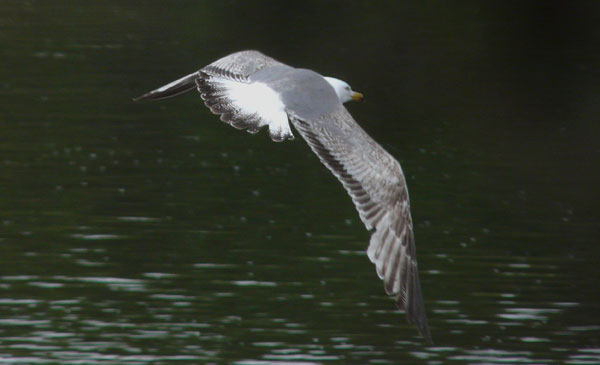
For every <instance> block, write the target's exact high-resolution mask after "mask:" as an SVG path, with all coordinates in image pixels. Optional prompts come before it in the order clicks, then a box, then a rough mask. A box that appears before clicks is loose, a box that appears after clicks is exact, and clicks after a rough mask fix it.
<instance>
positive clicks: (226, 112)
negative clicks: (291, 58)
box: [134, 51, 294, 142]
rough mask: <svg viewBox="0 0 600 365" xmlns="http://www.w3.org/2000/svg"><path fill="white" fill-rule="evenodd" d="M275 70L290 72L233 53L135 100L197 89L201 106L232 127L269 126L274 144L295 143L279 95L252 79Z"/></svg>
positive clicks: (257, 56)
mask: <svg viewBox="0 0 600 365" xmlns="http://www.w3.org/2000/svg"><path fill="white" fill-rule="evenodd" d="M276 66H277V67H279V68H289V69H291V67H289V66H286V65H284V64H283V63H281V62H278V61H276V60H274V59H272V58H270V57H267V56H265V55H263V54H262V53H260V52H258V51H242V52H236V53H232V54H230V55H229V56H226V57H223V58H221V59H219V60H217V61H215V62H213V63H211V64H210V65H208V66H206V67H204V68H202V69H200V70H199V71H197V72H194V73H192V74H189V75H187V76H184V77H182V78H180V79H178V80H175V81H173V82H171V83H169V84H167V85H165V86H162V87H160V88H158V89H156V90H153V91H150V92H149V93H146V94H144V95H142V96H140V97H138V98H135V99H134V100H135V101H138V100H161V99H166V98H170V97H173V96H176V95H179V94H182V93H185V92H187V91H189V90H193V89H198V91H199V92H200V96H201V97H202V99H203V100H204V104H206V106H207V107H208V108H209V109H210V110H211V111H212V112H213V113H215V114H218V115H220V116H221V120H222V121H224V122H226V123H228V124H230V125H232V126H233V127H235V128H237V129H245V130H247V131H248V132H250V133H257V132H258V131H259V130H260V129H261V128H263V127H265V126H268V127H269V134H270V135H271V139H272V140H273V141H276V142H281V141H284V140H285V139H294V135H293V134H292V131H291V129H290V125H289V122H288V117H287V114H286V112H285V106H284V104H283V103H282V102H281V100H280V98H279V95H278V94H277V93H276V92H275V91H274V90H273V89H271V87H269V86H268V85H267V84H266V83H263V82H260V80H253V79H252V75H254V74H255V73H257V72H259V71H261V70H263V69H265V68H269V67H276Z"/></svg>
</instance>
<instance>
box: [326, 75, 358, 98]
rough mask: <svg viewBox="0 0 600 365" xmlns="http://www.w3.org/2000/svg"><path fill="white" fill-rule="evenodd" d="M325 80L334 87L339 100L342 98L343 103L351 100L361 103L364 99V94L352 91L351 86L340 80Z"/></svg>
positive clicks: (327, 78)
mask: <svg viewBox="0 0 600 365" xmlns="http://www.w3.org/2000/svg"><path fill="white" fill-rule="evenodd" d="M325 80H327V82H328V83H329V85H331V87H333V90H335V93H336V94H337V96H338V98H340V101H341V102H342V103H345V102H348V101H350V100H354V101H361V100H362V99H363V98H364V96H363V94H361V93H359V92H356V91H352V88H351V87H350V85H348V83H346V82H344V81H342V80H338V79H335V78H333V77H325Z"/></svg>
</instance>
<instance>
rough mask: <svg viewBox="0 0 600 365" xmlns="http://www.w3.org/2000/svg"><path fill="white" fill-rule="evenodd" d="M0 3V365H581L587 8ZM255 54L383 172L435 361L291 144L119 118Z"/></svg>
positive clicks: (189, 118)
mask: <svg viewBox="0 0 600 365" xmlns="http://www.w3.org/2000/svg"><path fill="white" fill-rule="evenodd" d="M558 4H559V5H556V4H554V3H548V2H543V3H541V2H540V3H529V2H527V3H523V2H514V3H505V2H502V3H494V4H486V3H479V2H475V3H460V4H459V3H427V4H425V3H421V2H416V3H414V4H406V5H403V4H400V2H398V3H387V4H379V3H375V2H358V3H347V2H328V3H313V2H306V1H303V2H297V3H291V2H277V3H268V2H260V3H249V2H248V3H246V2H239V3H238V2H232V1H227V2H222V3H220V2H210V3H208V2H206V3H200V4H197V3H191V2H190V3H188V2H177V3H175V2H173V3H166V2H165V3H147V2H139V3H134V2H77V3H75V2H37V1H34V2H3V3H2V4H0V45H1V47H0V362H2V363H25V364H27V363H63V364H109V363H138V364H144V363H165V364H166V363H237V364H273V363H296V364H301V363H306V364H308V363H310V364H316V363H344V362H345V363H357V364H364V363H374V364H378V363H390V364H392V363H429V364H445V363H536V364H546V363H569V364H592V363H600V314H599V313H600V304H599V303H598V301H599V299H600V289H599V284H598V281H599V279H600V265H599V264H598V260H599V258H600V245H599V238H600V223H599V219H600V213H599V208H600V206H599V201H600V189H599V188H598V185H599V183H600V172H599V169H598V166H599V163H600V143H599V142H598V140H599V137H600V124H599V122H598V116H599V115H600V107H599V105H600V88H599V87H598V85H600V83H599V81H600V77H599V76H600V75H599V67H598V65H599V64H600V63H599V61H600V48H599V44H600V43H599V41H600V28H599V27H598V24H599V22H600V12H599V9H598V5H596V3H587V5H582V4H579V5H576V6H575V5H573V4H572V3H570V2H565V3H564V4H562V5H560V4H561V3H558ZM247 48H257V49H260V50H262V51H263V52H265V53H267V54H269V55H272V56H273V57H276V58H278V59H280V60H282V61H284V62H288V63H290V64H293V65H296V66H304V67H309V68H313V69H315V70H318V71H319V72H321V73H323V74H327V75H331V76H335V77H339V78H342V79H344V80H347V81H348V82H349V83H350V84H351V85H353V87H354V89H356V90H359V91H362V92H363V93H364V94H365V95H366V97H367V102H366V103H363V104H356V105H350V106H349V109H350V111H351V112H352V114H353V115H354V116H355V117H356V119H357V120H358V121H359V123H361V124H362V125H363V126H364V128H365V129H366V130H367V131H368V132H369V133H370V134H371V135H372V136H373V137H374V138H375V139H376V140H378V141H379V142H380V143H381V144H382V145H383V146H384V147H385V148H386V149H387V150H388V151H390V152H391V153H392V154H393V155H394V156H396V157H397V158H398V159H399V160H400V161H401V163H402V166H403V168H404V171H405V173H406V175H407V178H408V183H409V188H410V192H411V199H412V207H413V218H414V222H415V232H416V240H417V247H418V257H419V264H420V269H421V281H422V285H423V291H424V295H425V301H426V307H427V311H428V316H429V322H430V325H431V331H432V335H433V339H434V344H433V345H428V344H426V343H425V342H424V341H423V340H422V339H421V338H420V337H418V336H417V334H416V331H415V329H414V328H412V327H411V326H409V325H408V324H407V323H406V321H405V318H404V315H403V314H402V313H399V312H397V311H395V310H394V305H393V302H392V301H391V300H390V299H388V298H387V297H386V296H385V295H384V293H383V288H382V285H381V283H380V281H379V279H378V278H377V276H376V274H375V270H374V268H373V267H372V265H371V263H370V262H369V260H368V258H367V257H366V255H365V253H364V250H365V248H366V245H367V242H368V238H369V233H368V232H367V231H366V230H365V229H364V227H363V226H362V224H361V222H360V221H359V219H358V216H357V214H356V211H355V210H354V207H353V206H352V204H351V201H350V199H349V198H348V197H347V196H346V194H345V192H344V190H343V189H342V188H341V186H340V185H339V184H338V183H337V181H336V180H335V179H334V178H333V177H332V176H330V174H329V172H328V171H327V170H326V169H325V168H324V167H322V166H321V165H320V164H319V162H318V160H317V158H316V157H315V156H313V155H312V153H311V152H310V150H309V149H308V147H307V146H306V144H305V143H304V142H303V141H302V140H301V139H296V141H293V142H286V143H283V144H275V143H270V142H269V139H268V137H267V136H266V134H265V133H264V132H263V133H260V134H259V135H256V136H251V135H248V134H247V133H244V132H240V131H236V130H234V129H232V128H230V127H228V126H226V125H224V124H222V123H220V122H218V120H217V118H216V117H215V116H213V115H211V114H210V113H209V112H208V111H207V110H206V109H205V108H204V107H203V106H202V104H201V101H200V99H199V98H198V96H197V95H192V94H190V95H186V96H182V97H180V98H177V99H172V100H168V101H165V102H161V103H141V104H138V103H133V102H131V97H133V96H137V95H139V94H141V93H143V92H146V91H148V90H150V89H152V88H155V87H157V86H160V85H162V84H164V83H166V82H168V81H171V80H172V79H175V78H177V77H180V76H182V75H185V74H187V73H189V72H191V71H193V70H195V69H197V68H198V67H200V66H203V65H205V64H207V63H209V62H212V61H213V60H215V59H216V58H218V57H220V56H223V55H225V54H228V53H230V52H233V51H237V50H241V49H247Z"/></svg>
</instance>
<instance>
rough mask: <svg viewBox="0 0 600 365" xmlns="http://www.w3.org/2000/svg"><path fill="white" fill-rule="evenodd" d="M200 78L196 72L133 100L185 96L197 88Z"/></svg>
mask: <svg viewBox="0 0 600 365" xmlns="http://www.w3.org/2000/svg"><path fill="white" fill-rule="evenodd" d="M197 78H198V72H194V73H192V74H189V75H187V76H184V77H182V78H180V79H178V80H175V81H173V82H171V83H168V84H166V85H164V86H161V87H159V88H158V89H156V90H152V91H150V92H148V93H146V94H144V95H142V96H138V97H137V98H133V101H141V100H162V99H167V98H172V97H173V96H177V95H179V94H183V93H185V92H188V91H190V90H192V89H195V88H196V79H197Z"/></svg>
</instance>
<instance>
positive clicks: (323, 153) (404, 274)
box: [290, 106, 431, 341]
mask: <svg viewBox="0 0 600 365" xmlns="http://www.w3.org/2000/svg"><path fill="white" fill-rule="evenodd" d="M290 117H291V120H292V124H294V126H295V127H296V129H297V130H298V131H299V132H300V134H301V135H302V137H303V138H304V139H305V140H306V141H307V142H308V144H309V146H310V148H311V149H312V150H313V151H314V152H315V153H316V154H317V156H319V159H320V160H321V162H322V163H323V164H325V166H327V168H328V169H329V170H331V172H332V173H333V174H334V175H335V176H336V177H337V178H338V180H339V181H340V182H341V183H342V185H343V186H344V188H345V189H346V191H347V192H348V194H350V196H351V197H352V201H353V202H354V205H355V206H356V209H357V210H358V214H359V215H360V219H361V220H362V222H363V223H364V224H365V226H366V227H367V229H373V228H374V232H373V233H372V235H371V240H370V243H369V248H368V250H367V254H368V256H369V259H370V260H371V261H372V262H373V263H374V264H375V266H376V269H377V275H379V277H380V278H381V279H383V282H384V287H385V291H386V292H387V293H388V294H389V295H393V296H395V299H396V304H397V306H398V307H399V308H400V309H401V310H404V311H405V312H406V315H407V318H408V321H409V322H410V323H412V324H414V325H416V326H417V328H418V330H419V332H420V333H421V335H422V336H423V337H425V338H426V339H427V340H429V341H430V340H431V335H430V333H429V325H428V323H427V316H426V315H425V305H424V302H423V295H422V293H421V283H420V281H419V272H418V268H417V258H416V251H415V241H414V236H413V227H412V219H411V215H410V204H409V199H408V190H407V187H406V182H405V179H404V174H403V173H402V169H401V168H400V164H399V163H398V162H397V161H396V160H395V159H394V158H393V157H392V156H391V155H390V154H388V153H387V152H386V151H385V150H384V149H383V148H382V147H381V146H380V145H379V144H377V143H376V142H375V141H374V140H373V139H372V138H371V137H370V136H369V135H368V134H367V133H366V132H365V131H364V130H363V129H362V128H361V127H360V126H359V125H358V124H357V123H356V122H355V121H354V119H353V118H352V116H351V115H350V114H349V113H348V111H347V110H346V109H345V108H344V107H343V106H340V107H339V108H338V109H337V110H336V111H334V112H333V113H331V114H328V115H324V116H321V117H320V119H322V120H319V119H317V120H301V119H299V118H297V117H294V115H293V114H292V113H291V115H290Z"/></svg>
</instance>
